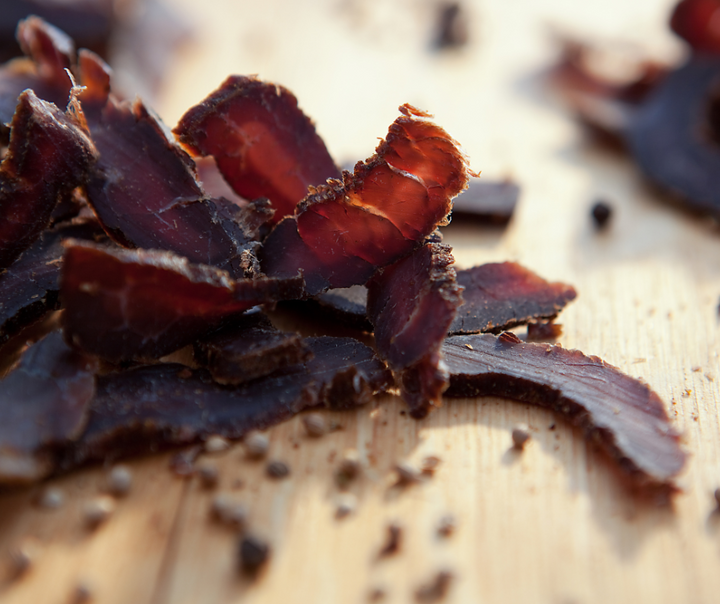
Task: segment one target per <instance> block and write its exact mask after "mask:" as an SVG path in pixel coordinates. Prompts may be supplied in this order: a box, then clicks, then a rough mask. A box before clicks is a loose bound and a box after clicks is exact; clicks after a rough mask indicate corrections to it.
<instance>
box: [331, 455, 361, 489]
mask: <svg viewBox="0 0 720 604" xmlns="http://www.w3.org/2000/svg"><path fill="white" fill-rule="evenodd" d="M361 470H362V466H361V465H360V455H359V454H358V452H357V450H355V449H347V450H346V451H345V452H344V453H343V458H342V460H341V461H340V466H339V467H338V470H337V472H336V473H335V482H336V484H337V485H338V487H339V488H341V489H345V488H347V487H348V485H349V484H350V483H351V482H352V481H353V480H355V479H356V478H357V477H358V475H359V474H360V471H361Z"/></svg>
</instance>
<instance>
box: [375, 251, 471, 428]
mask: <svg viewBox="0 0 720 604" xmlns="http://www.w3.org/2000/svg"><path fill="white" fill-rule="evenodd" d="M454 261H455V259H454V258H453V257H452V254H451V253H450V247H449V246H447V245H442V244H438V243H431V244H426V245H424V246H423V247H421V248H419V249H418V250H416V251H415V252H414V253H413V254H411V255H410V256H408V257H407V258H403V259H402V260H400V261H399V262H396V263H395V264H393V265H392V266H389V267H387V268H386V269H384V270H383V271H382V272H381V273H378V275H376V276H375V277H374V278H373V279H372V280H371V281H370V282H369V284H368V317H369V318H370V321H371V322H372V323H373V325H374V326H375V344H376V346H377V349H378V352H379V353H380V356H381V357H382V358H383V359H386V360H387V361H388V363H389V365H390V367H391V369H392V370H393V371H394V372H396V373H397V374H399V376H400V384H401V394H402V397H403V399H404V400H405V402H406V403H407V404H408V406H409V407H410V413H411V415H412V416H413V417H417V418H421V417H425V416H426V415H427V414H428V412H429V411H430V410H431V409H432V407H434V406H437V407H439V406H440V405H441V399H440V397H441V395H442V393H443V391H444V390H445V388H446V387H447V384H448V382H447V372H446V371H445V370H444V366H443V363H442V355H441V354H440V347H441V345H442V343H443V340H444V339H445V335H446V334H447V331H448V328H449V327H450V324H451V323H452V321H453V318H454V317H455V313H456V310H457V308H458V307H459V306H460V305H461V304H462V296H461V291H462V290H461V288H460V287H459V286H458V284H457V282H456V278H455V270H454V269H453V268H452V267H451V266H450V265H451V264H452V263H453V262H454Z"/></svg>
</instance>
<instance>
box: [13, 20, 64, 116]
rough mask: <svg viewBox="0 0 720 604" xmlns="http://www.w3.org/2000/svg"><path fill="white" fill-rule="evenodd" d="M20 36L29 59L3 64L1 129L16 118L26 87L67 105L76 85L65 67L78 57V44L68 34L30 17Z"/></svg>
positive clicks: (19, 28) (46, 99)
mask: <svg viewBox="0 0 720 604" xmlns="http://www.w3.org/2000/svg"><path fill="white" fill-rule="evenodd" d="M3 9H5V7H3ZM2 12H5V10H3V11H2ZM16 23H17V20H16V21H15V22H14V23H13V29H14V28H15V24H16ZM17 39H18V42H19V44H20V47H21V48H22V50H23V52H24V53H25V54H26V55H27V57H28V58H24V59H16V60H15V61H12V62H10V63H7V64H6V65H3V66H1V67H0V129H3V128H5V126H4V124H6V123H9V122H10V120H12V116H13V113H15V106H16V105H17V102H18V97H19V96H20V93H21V92H22V91H23V90H25V89H27V88H31V89H32V90H33V91H34V92H35V94H36V95H37V96H38V97H39V98H41V99H43V100H45V101H49V102H51V103H55V105H57V106H58V107H60V108H64V107H65V105H66V104H67V102H68V96H69V94H70V88H71V87H72V83H71V82H70V78H69V77H68V75H67V73H66V72H65V70H66V69H70V68H71V67H72V64H73V62H74V60H75V46H74V44H73V41H72V40H71V39H70V38H69V37H68V36H67V35H66V34H65V33H63V32H62V31H60V30H59V29H57V28H56V27H53V26H52V25H50V24H49V23H46V22H45V21H43V20H42V19H40V18H38V17H29V18H27V19H25V20H24V21H21V22H20V23H19V24H18V25H17Z"/></svg>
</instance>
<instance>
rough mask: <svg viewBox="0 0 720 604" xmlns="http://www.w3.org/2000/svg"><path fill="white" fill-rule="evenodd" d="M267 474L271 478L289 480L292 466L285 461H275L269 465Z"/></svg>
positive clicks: (266, 470)
mask: <svg viewBox="0 0 720 604" xmlns="http://www.w3.org/2000/svg"><path fill="white" fill-rule="evenodd" d="M265 472H266V473H267V475H268V476H270V478H277V479H280V478H287V477H288V476H290V466H288V465H287V464H286V463H285V462H284V461H278V460H275V461H271V462H270V463H268V465H267V467H266V468H265Z"/></svg>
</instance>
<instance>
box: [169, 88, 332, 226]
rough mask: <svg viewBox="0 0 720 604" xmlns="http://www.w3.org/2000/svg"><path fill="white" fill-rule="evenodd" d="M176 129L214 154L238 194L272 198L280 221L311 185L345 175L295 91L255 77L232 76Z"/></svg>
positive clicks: (192, 145) (200, 151)
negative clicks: (304, 110)
mask: <svg viewBox="0 0 720 604" xmlns="http://www.w3.org/2000/svg"><path fill="white" fill-rule="evenodd" d="M174 132H175V134H176V135H177V136H178V138H179V139H180V142H181V143H183V144H184V145H185V146H186V147H188V148H189V149H190V150H191V152H192V153H194V154H196V155H203V156H206V155H211V156H213V157H214V158H215V161H216V162H217V165H218V168H219V169H220V172H222V174H223V175H224V176H225V178H226V179H227V181H228V183H230V185H231V186H232V188H233V189H234V190H235V191H236V192H237V193H238V195H241V196H242V197H244V198H246V199H255V198H257V197H267V198H268V199H270V201H271V203H272V207H273V208H274V209H275V221H279V220H280V219H281V218H283V217H284V216H290V215H292V214H293V213H294V212H295V206H296V205H297V203H298V202H299V201H300V200H301V199H303V198H304V197H305V196H306V195H307V194H308V187H309V186H311V185H321V184H323V183H324V182H325V181H326V180H327V179H328V178H339V177H340V171H339V170H338V169H337V167H336V166H335V163H334V162H333V160H332V158H331V157H330V154H329V153H328V150H327V149H326V147H325V143H324V142H323V141H322V139H321V138H320V137H319V136H318V135H317V133H316V132H315V126H314V124H313V123H312V121H311V120H310V118H308V117H307V116H306V115H305V114H304V113H303V112H302V111H301V110H300V108H299V107H298V104H297V99H296V98H295V96H294V95H293V94H292V93H291V92H290V91H289V90H287V89H285V88H283V87H282V86H278V85H277V84H270V83H267V82H261V81H260V80H258V79H257V78H255V77H252V76H251V77H245V76H230V77H229V78H227V79H226V80H225V82H223V84H222V86H220V88H219V89H218V90H216V91H215V92H213V93H212V94H211V95H210V96H209V97H208V98H207V99H205V100H204V101H203V102H202V103H200V104H199V105H196V106H195V107H193V108H192V109H190V110H188V111H187V113H185V115H184V116H183V117H182V119H181V120H180V122H179V123H178V125H177V126H176V127H175V129H174Z"/></svg>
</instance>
